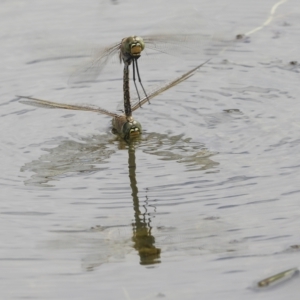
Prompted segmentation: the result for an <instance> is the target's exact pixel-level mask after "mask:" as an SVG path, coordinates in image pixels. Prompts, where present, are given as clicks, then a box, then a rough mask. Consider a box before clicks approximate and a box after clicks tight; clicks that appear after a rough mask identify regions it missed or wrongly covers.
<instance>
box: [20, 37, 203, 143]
mask: <svg viewBox="0 0 300 300" xmlns="http://www.w3.org/2000/svg"><path fill="white" fill-rule="evenodd" d="M145 43H147V45H148V44H149V45H150V47H151V45H154V47H153V48H154V49H155V50H158V51H161V50H160V48H159V46H158V45H159V42H157V41H155V40H153V39H152V38H145V39H142V38H140V37H137V36H130V37H127V38H124V39H123V40H122V41H121V43H117V44H115V45H113V46H111V47H109V48H106V49H105V50H104V51H102V52H101V53H100V54H99V56H98V57H97V58H96V59H95V60H94V61H93V62H92V63H91V64H90V65H89V66H87V69H86V70H87V71H89V69H95V68H96V71H97V72H98V73H99V72H100V71H101V70H102V68H103V67H104V66H105V65H106V63H107V62H108V61H109V59H111V57H113V56H114V55H115V54H118V55H119V58H120V62H121V63H122V61H123V63H124V70H123V100H124V114H121V115H120V114H117V113H113V112H110V111H107V110H105V109H102V108H100V107H95V106H88V105H86V106H85V105H72V104H63V103H56V102H52V101H46V100H42V99H37V98H33V97H25V96H19V97H20V98H22V99H23V100H21V102H22V103H25V104H29V105H33V106H41V107H46V108H61V109H70V110H81V111H92V112H96V113H100V114H104V115H107V116H110V117H112V127H113V128H112V130H113V132H114V133H116V134H119V135H120V136H121V137H122V138H123V139H125V140H127V139H130V138H133V137H136V136H138V135H140V134H141V132H142V127H141V124H140V123H139V122H138V121H136V120H134V119H133V117H132V112H133V111H135V110H137V109H138V108H140V107H141V106H142V105H144V104H145V103H146V102H149V101H150V100H151V99H152V98H154V97H156V96H157V95H158V94H160V93H162V92H164V91H166V90H168V89H169V88H171V87H173V86H175V85H177V84H179V83H181V82H183V81H184V80H186V79H188V78H189V77H191V76H192V75H194V74H195V72H196V71H197V70H198V69H199V68H200V67H201V66H202V65H203V64H201V65H199V66H197V67H195V68H193V69H192V70H190V71H188V72H186V73H184V74H183V75H182V76H180V77H178V78H176V79H174V80H172V81H170V82H168V83H166V84H164V85H163V86H161V87H160V88H157V89H156V90H154V91H152V92H151V93H149V94H147V93H146V91H145V89H144V87H143V85H142V82H141V78H140V74H139V69H138V58H139V57H140V55H141V52H142V51H143V50H144V48H145ZM161 52H162V51H161ZM130 65H132V70H133V82H134V85H135V89H136V91H137V95H138V101H137V102H136V103H133V104H132V103H131V101H130V92H129V66H130ZM136 74H137V77H138V81H139V83H140V85H141V87H142V90H143V92H144V95H145V96H144V97H143V98H141V97H140V94H139V91H138V88H137V85H136V82H135V79H136V77H135V76H136Z"/></svg>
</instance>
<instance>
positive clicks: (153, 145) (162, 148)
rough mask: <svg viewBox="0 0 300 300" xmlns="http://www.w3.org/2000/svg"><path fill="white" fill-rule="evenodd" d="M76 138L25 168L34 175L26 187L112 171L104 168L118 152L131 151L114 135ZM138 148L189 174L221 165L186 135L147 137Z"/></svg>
mask: <svg viewBox="0 0 300 300" xmlns="http://www.w3.org/2000/svg"><path fill="white" fill-rule="evenodd" d="M75 138H76V140H68V139H66V140H60V141H53V142H52V143H53V144H57V143H58V146H56V147H53V148H43V150H44V151H46V152H48V153H47V154H43V155H41V156H40V157H39V158H38V159H37V160H33V161H32V162H29V163H26V164H25V165H24V166H23V167H21V172H26V171H29V172H33V173H34V174H33V175H31V178H29V179H26V180H25V181H24V184H25V185H35V186H44V187H51V186H54V184H52V185H50V184H49V183H48V182H49V181H57V180H59V179H60V178H62V177H67V176H72V177H75V176H81V175H86V174H92V173H96V172H99V171H103V170H105V169H108V168H109V166H107V167H104V164H106V163H107V160H108V158H110V156H111V155H112V154H113V153H115V152H116V151H117V149H127V147H128V144H127V143H126V142H124V141H121V140H119V139H118V138H116V137H115V136H114V135H112V134H107V135H94V136H91V137H79V136H76V137H75ZM137 144H139V149H140V150H142V151H143V152H144V153H147V154H151V155H155V156H157V157H159V159H161V160H175V161H176V162H178V163H183V164H185V165H186V168H187V171H196V170H208V169H213V168H214V167H216V166H217V165H218V163H217V162H215V161H213V160H211V156H213V155H214V153H212V152H210V151H209V150H207V149H206V148H205V146H204V145H203V144H201V143H198V142H193V141H192V140H191V139H190V138H184V137H183V136H182V135H173V136H170V135H166V134H159V133H148V134H146V133H145V134H143V135H142V136H141V138H140V139H138V140H136V141H135V145H137ZM35 146H36V145H35ZM38 146H40V145H38Z"/></svg>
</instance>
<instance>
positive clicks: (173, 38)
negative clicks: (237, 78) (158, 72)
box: [143, 34, 235, 56]
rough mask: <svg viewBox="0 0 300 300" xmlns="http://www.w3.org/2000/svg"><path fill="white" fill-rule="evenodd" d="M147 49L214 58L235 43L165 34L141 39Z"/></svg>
mask: <svg viewBox="0 0 300 300" xmlns="http://www.w3.org/2000/svg"><path fill="white" fill-rule="evenodd" d="M143 39H144V42H145V45H146V47H147V48H149V49H152V50H155V51H158V52H162V53H166V54H170V55H174V56H178V55H182V54H185V53H190V54H192V53H193V54H197V55H199V54H201V55H205V56H214V55H217V54H219V53H221V52H222V51H224V50H226V49H228V48H229V47H230V46H232V45H233V43H234V42H235V41H234V40H229V39H228V40H225V39H220V38H216V37H213V36H211V35H204V34H202V35H201V34H165V35H153V36H146V37H143Z"/></svg>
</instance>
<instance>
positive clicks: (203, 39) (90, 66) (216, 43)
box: [70, 34, 236, 83]
mask: <svg viewBox="0 0 300 300" xmlns="http://www.w3.org/2000/svg"><path fill="white" fill-rule="evenodd" d="M141 37H142V38H143V40H144V42H145V49H146V50H147V49H151V50H154V51H157V52H160V53H165V54H169V55H174V56H178V57H181V56H183V55H184V54H194V55H197V57H199V55H202V56H203V57H206V58H207V57H211V56H215V55H218V54H220V53H221V52H222V51H225V50H226V49H228V48H230V47H231V46H232V45H233V44H234V43H235V42H236V41H235V40H229V39H228V40H226V39H221V38H217V37H213V36H212V35H204V34H202V35H201V34H157V35H148V36H141ZM120 45H121V42H119V43H116V44H113V45H111V46H109V47H107V48H104V49H102V50H100V51H98V52H97V53H96V54H95V56H94V58H93V59H92V60H91V61H90V62H89V63H86V64H84V65H83V66H82V67H80V68H78V69H77V70H76V71H75V72H74V73H73V74H72V75H71V77H70V82H74V83H76V82H84V81H91V80H95V79H96V78H97V77H98V75H99V74H100V73H101V71H102V70H103V68H104V67H105V66H106V65H107V64H108V63H109V62H110V61H111V60H113V58H116V57H117V56H118V55H119V51H120ZM142 57H143V59H145V58H146V59H153V57H150V56H146V55H144V54H143V53H142Z"/></svg>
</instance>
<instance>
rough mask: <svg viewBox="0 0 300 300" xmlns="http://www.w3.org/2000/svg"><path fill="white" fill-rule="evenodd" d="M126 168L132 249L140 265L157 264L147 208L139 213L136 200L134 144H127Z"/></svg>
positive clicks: (158, 254)
mask: <svg viewBox="0 0 300 300" xmlns="http://www.w3.org/2000/svg"><path fill="white" fill-rule="evenodd" d="M128 168H129V178H130V186H131V191H132V194H131V195H132V200H133V208H134V219H135V223H133V224H132V225H133V237H132V241H133V242H134V248H135V249H136V250H137V251H138V252H139V255H140V263H141V265H149V264H154V263H159V262H160V261H159V260H158V259H159V258H160V252H161V251H160V249H159V248H156V247H155V246H154V243H155V238H154V236H153V235H152V234H151V228H152V227H151V219H150V215H149V219H148V220H147V216H148V214H147V207H145V209H146V211H145V212H144V213H141V211H140V205H139V198H138V188H137V181H136V176H135V169H136V164H135V149H134V144H133V143H131V144H129V147H128Z"/></svg>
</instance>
